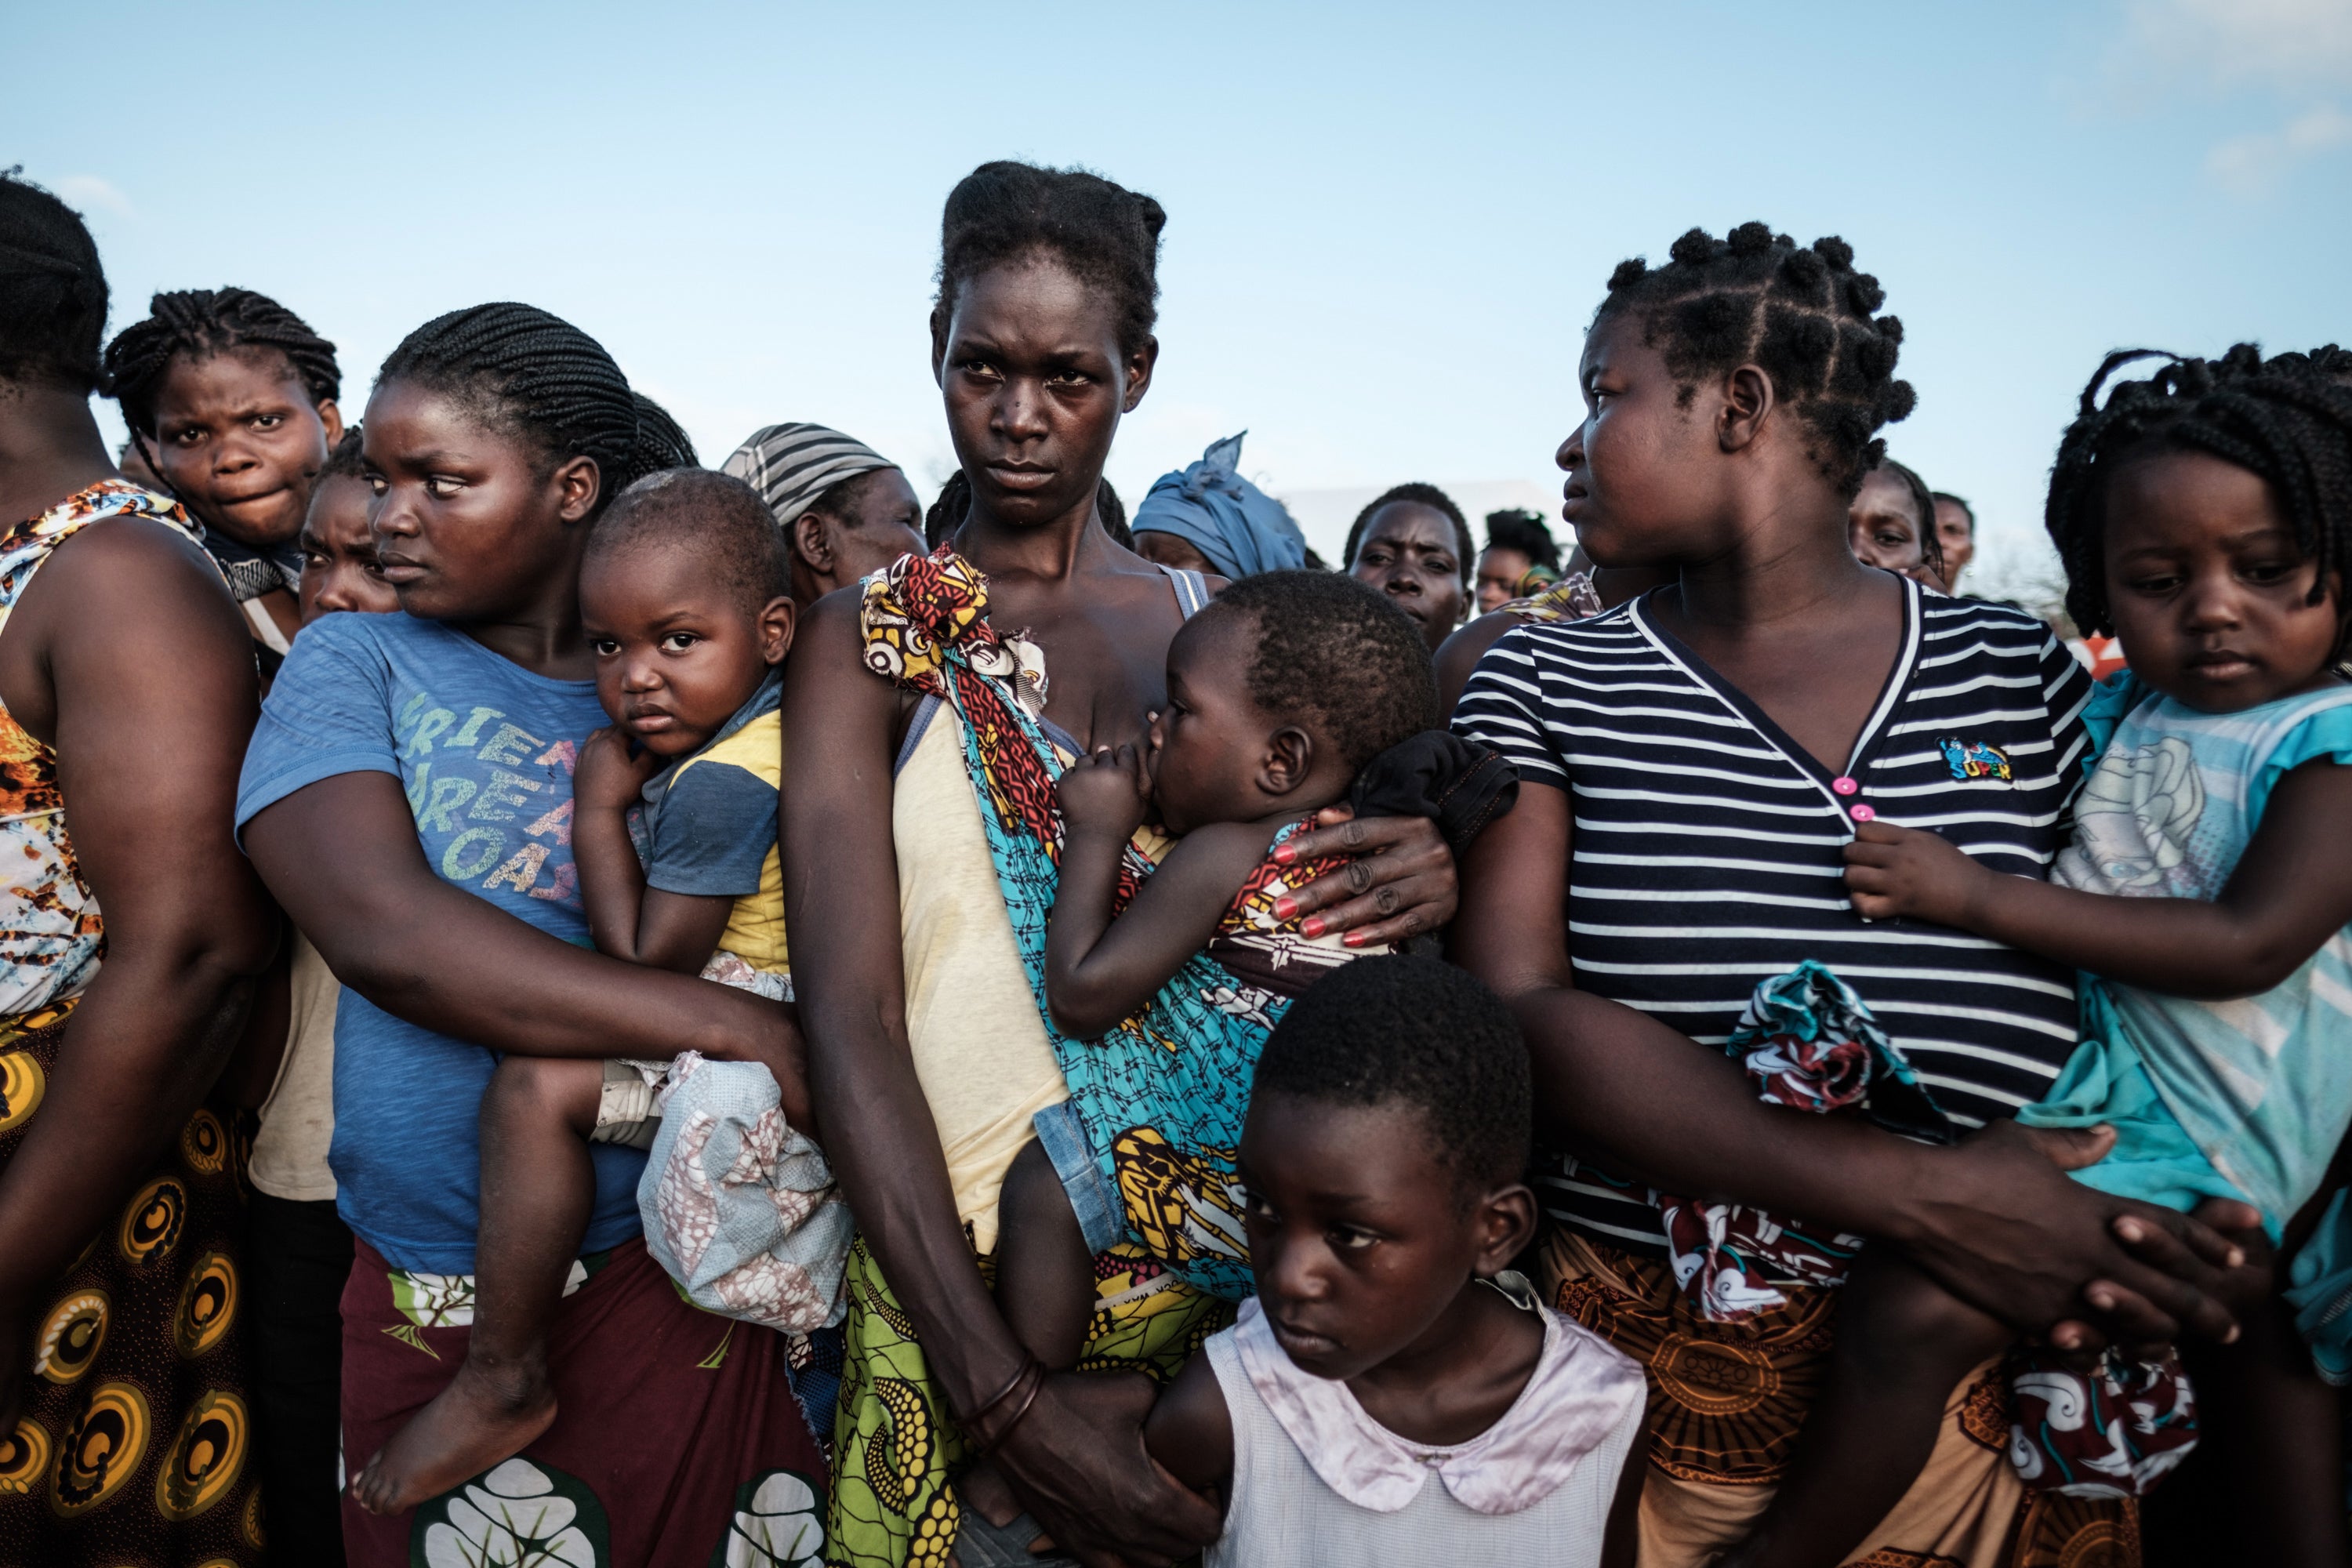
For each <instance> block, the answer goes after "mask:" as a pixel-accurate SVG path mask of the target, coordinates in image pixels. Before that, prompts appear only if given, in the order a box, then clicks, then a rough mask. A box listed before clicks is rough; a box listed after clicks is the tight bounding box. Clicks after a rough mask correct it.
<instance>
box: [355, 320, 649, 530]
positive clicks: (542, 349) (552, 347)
mask: <svg viewBox="0 0 2352 1568" xmlns="http://www.w3.org/2000/svg"><path fill="white" fill-rule="evenodd" d="M394 381H413V382H416V383H419V384H423V385H425V386H429V387H432V388H435V389H436V390H438V391H444V392H449V393H453V394H455V395H458V396H459V397H462V398H465V399H467V400H469V401H471V402H472V403H473V404H474V405H476V406H477V407H478V409H479V410H480V412H481V413H482V414H483V416H485V417H486V418H488V420H489V421H491V422H492V423H493V424H495V425H498V426H502V427H504V428H508V429H510V430H513V431H515V432H516V433H518V434H520V435H522V436H525V437H528V438H530V439H531V440H533V441H535V442H537V443H538V444H539V446H540V447H541V449H542V450H543V451H544V452H545V453H546V454H547V455H548V457H549V458H550V459H551V461H555V462H561V461H562V460H564V459H566V458H593V459H594V461H595V464H596V468H597V472H598V475H599V478H600V479H601V483H600V485H599V487H598V494H597V503H596V504H597V510H600V511H601V510H603V509H604V504H605V503H606V502H607V501H610V500H612V499H613V498H614V496H616V495H619V494H620V493H621V492H622V491H623V490H624V489H627V488H628V487H629V485H630V483H631V482H632V481H634V480H636V479H643V478H644V477H645V476H646V475H647V474H651V473H657V472H659V471H660V470H661V469H663V468H680V467H685V466H688V465H690V464H692V463H693V461H694V447H693V446H692V444H691V443H690V442H688V440H687V438H686V433H685V432H684V431H683V430H680V429H679V428H678V426H677V421H675V420H673V419H672V418H670V416H668V415H667V413H665V412H664V411H663V410H662V408H661V406H660V405H658V404H656V403H655V402H654V401H653V400H652V399H651V398H649V397H646V396H645V395H643V394H641V393H635V392H632V391H631V390H630V387H629V378H628V377H627V376H625V375H623V374H621V367H620V366H619V365H617V364H615V363H613V356H612V355H611V354H609V353H605V352H604V345H603V344H601V343H599V342H597V341H596V340H595V339H593V338H592V337H590V336H589V335H588V334H587V333H585V332H583V331H581V330H580V329H579V328H577V327H575V326H573V325H572V323H571V322H569V321H565V320H564V319H563V318H562V317H561V316H556V315H552V314H551V313H549V312H548V311H545V310H541V309H539V308H538V307H537V306H535V305H520V304H516V303H515V302H513V301H511V300H501V301H499V302H498V303H495V304H488V305H474V306H470V307H468V308H467V309H466V310H452V311H450V312H449V313H448V314H447V315H446V316H436V317H435V318H434V319H433V320H432V321H427V322H425V324H424V325H423V326H421V327H419V328H417V329H416V330H415V331H413V332H411V333H409V334H408V336H406V337H404V338H403V339H402V340H401V341H400V346H399V347H398V348H396V349H394V350H393V351H392V353H391V356H390V357H389V358H387V359H386V360H385V361H384V362H383V369H382V370H381V371H378V372H377V373H376V384H378V385H379V386H381V385H383V384H386V383H389V382H394Z"/></svg>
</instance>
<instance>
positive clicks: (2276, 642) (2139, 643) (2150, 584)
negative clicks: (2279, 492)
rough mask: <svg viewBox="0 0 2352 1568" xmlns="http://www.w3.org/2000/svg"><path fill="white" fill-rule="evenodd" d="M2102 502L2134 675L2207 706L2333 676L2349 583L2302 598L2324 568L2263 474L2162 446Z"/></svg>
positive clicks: (2122, 474) (2282, 693)
mask: <svg viewBox="0 0 2352 1568" xmlns="http://www.w3.org/2000/svg"><path fill="white" fill-rule="evenodd" d="M2104 504H2105V515H2106V528H2105V548H2106V573H2107V609H2108V613H2109V614H2110V615H2111V616H2114V618H2115V626H2116V637H2117V638H2118V640H2120V641H2121V642H2122V643H2123V645H2124V653H2125V655H2126V658H2129V659H2130V661H2131V668H2132V673H2133V674H2135V675H2137V676H2138V677H2139V678H2140V679H2142V680H2145V681H2147V683H2148V684H2149V685H2150V686H2152V687H2154V688H2156V689H2158V691H2161V692H2163V693H2165V694H2166V695H2167V696H2169V697H2175V698H2178V699H2179V700H2181V701H2182V702H2185V703H2187V704H2188V705H2189V707H2191V708H2195V709H2199V710H2202V711H2204V712H2208V713H2231V712H2236V711H2238V710H2242V709H2246V708H2252V707H2255V706H2257V705H2259V704H2261V703H2264V702H2269V701H2272V700H2275V699H2277V698H2281V697H2286V696H2291V695H2293V694H2294V693H2295V692H2297V691H2303V690H2307V689H2311V688H2314V687H2315V686H2317V685H2319V684H2321V683H2322V682H2324V681H2326V680H2327V679H2329V676H2328V673H2327V667H2328V663H2329V661H2330V659H2331V658H2332V657H2333V656H2334V654H2335V652H2336V644H2337V640H2338V637H2339V636H2340V621H2339V613H2340V610H2341V606H2342V604H2343V584H2341V583H2340V582H2331V583H2329V584H2327V588H2328V592H2327V593H2326V594H2325V595H2322V596H2321V599H2320V602H2319V603H2318V604H2316V605H2313V604H2307V603H2305V601H2306V600H2307V599H2308V598H2309V597H2310V595H2311V590H2312V585H2313V584H2315V582H2316V581H2317V579H2318V566H2317V565H2316V563H2314V562H2312V561H2311V560H2309V559H2307V558H2306V557H2305V555H2304V554H2303V552H2301V551H2299V550H2297V549H2296V548H2295V543H2294V532H2293V531H2292V530H2290V529H2289V528H2288V527H2287V524H2286V521H2285V520H2284V518H2282V517H2281V516H2280V515H2279V510H2278V506H2277V504H2276V502H2275V501H2274V500H2273V498H2272V496H2271V492H2270V486H2269V484H2268V483H2267V482H2265V481H2264V480H2263V478H2262V477H2261V476H2260V475H2258V474H2256V473H2254V472H2252V470H2251V469H2247V468H2240V467H2238V465H2236V464H2235V463H2231V462H2225V461H2223V460H2222V459H2221V458H2216V457H2211V456H2210V455H2208V454H2206V453H2203V452H2163V453H2158V454H2156V455H2154V456H2151V457H2147V458H2139V459H2137V460H2136V461H2133V462H2129V463H2126V465H2125V466H2124V467H2123V468H2121V469H2120V470H2118V471H2117V472H2116V475H2115V476H2114V477H2113V478H2112V479H2109V480H2108V481H2107V487H2106V494H2105V502H2104Z"/></svg>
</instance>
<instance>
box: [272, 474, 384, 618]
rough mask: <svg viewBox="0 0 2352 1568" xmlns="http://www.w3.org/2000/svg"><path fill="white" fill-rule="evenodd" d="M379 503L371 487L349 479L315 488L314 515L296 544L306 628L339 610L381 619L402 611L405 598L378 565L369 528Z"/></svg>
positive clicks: (339, 478) (307, 515) (304, 521)
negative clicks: (299, 554) (371, 507)
mask: <svg viewBox="0 0 2352 1568" xmlns="http://www.w3.org/2000/svg"><path fill="white" fill-rule="evenodd" d="M373 500H375V492H374V491H373V490H371V489H368V482H367V481H366V480H365V479H359V478H356V477H354V476H352V475H349V474H338V475H336V476H335V477H334V478H332V479H320V481H319V482H318V483H317V484H315V485H313V486H312V487H311V489H310V510H309V511H308V512H307V513H305V514H304V515H303V518H302V532H301V534H300V535H299V539H298V540H297V542H298V543H299V545H300V546H301V550H302V586H301V591H300V595H299V597H300V598H301V601H302V624H303V625H304V626H309V625H310V623H311V622H312V621H315V620H317V619H318V618H319V617H320V616H327V615H332V614H334V613H335V612H336V611H338V610H357V611H359V612H361V613H362V614H364V615H372V616H381V615H388V614H390V613H391V612H392V611H394V610H396V609H398V608H400V595H398V594H396V593H394V592H393V587H392V584H389V583H387V582H385V581H384V580H383V567H382V566H380V565H378V564H377V563H376V559H375V534H374V532H373V531H372V530H370V529H369V527H368V507H369V504H370V503H371V502H373Z"/></svg>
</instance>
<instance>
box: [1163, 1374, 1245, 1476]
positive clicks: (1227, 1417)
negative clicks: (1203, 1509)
mask: <svg viewBox="0 0 2352 1568" xmlns="http://www.w3.org/2000/svg"><path fill="white" fill-rule="evenodd" d="M1143 1446H1144V1447H1146V1448H1148V1449H1150V1451H1151V1457H1152V1458H1155V1459H1157V1460H1159V1461H1160V1464H1162V1465H1164V1466H1166V1467H1167V1468H1168V1472H1169V1473H1170V1474H1171V1475H1172V1476H1174V1477H1175V1478H1176V1479H1178V1480H1180V1481H1182V1482H1183V1483H1184V1484H1185V1485H1186V1486H1188V1487H1192V1488H1193V1489H1196V1490H1199V1489H1211V1488H1214V1489H1216V1490H1217V1491H1218V1492H1219V1493H1220V1494H1222V1493H1223V1491H1224V1490H1225V1488H1226V1485H1227V1483H1228V1482H1229V1481H1230V1480H1231V1479H1233V1473H1234V1418H1233V1412H1232V1411H1230V1410H1229V1409H1227V1408H1226V1406H1225V1391H1224V1390H1223V1388H1221V1387H1220V1386H1218V1384H1217V1371H1216V1368H1215V1367H1213V1366H1212V1365H1211V1364H1210V1363H1209V1352H1207V1351H1206V1350H1198V1351H1194V1352H1192V1360H1190V1361H1188V1362H1186V1363H1184V1370H1183V1371H1181V1372H1180V1373H1177V1374H1176V1381H1175V1382H1174V1383H1171V1384H1169V1385H1168V1390H1167V1392H1166V1393H1164V1394H1161V1395H1160V1402H1159V1403H1158V1404H1156V1405H1153V1406H1152V1407H1151V1414H1150V1416H1149V1417H1147V1418H1146V1419H1145V1421H1144V1423H1143Z"/></svg>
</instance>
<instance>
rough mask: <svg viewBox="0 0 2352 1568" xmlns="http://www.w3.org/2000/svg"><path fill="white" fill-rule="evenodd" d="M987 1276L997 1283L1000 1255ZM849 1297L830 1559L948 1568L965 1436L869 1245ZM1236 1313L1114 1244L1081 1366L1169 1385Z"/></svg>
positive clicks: (855, 1566)
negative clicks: (1143, 1376) (944, 1567)
mask: <svg viewBox="0 0 2352 1568" xmlns="http://www.w3.org/2000/svg"><path fill="white" fill-rule="evenodd" d="M981 1270H982V1274H983V1275H984V1276H987V1277H989V1278H991V1279H992V1278H993V1276H994V1269H993V1268H992V1260H991V1259H989V1258H982V1259H981ZM848 1294H849V1320H848V1323H847V1325H846V1326H847V1331H848V1339H847V1343H846V1346H845V1352H846V1353H845V1357H844V1363H845V1364H844V1369H843V1372H842V1380H841V1407H840V1413H839V1415H836V1416H835V1421H834V1428H833V1441H834V1476H833V1518H832V1521H831V1529H830V1531H828V1533H829V1535H830V1537H831V1539H830V1540H829V1541H828V1542H826V1552H825V1562H826V1563H828V1564H832V1565H834V1568H902V1565H905V1568H941V1565H942V1564H944V1563H946V1562H947V1559H948V1553H949V1552H950V1551H951V1550H953V1548H954V1546H955V1539H956V1531H957V1528H958V1526H959V1525H960V1524H961V1519H962V1515H961V1509H960V1507H959V1506H958V1504H957V1501H956V1491H955V1485H954V1475H955V1473H956V1472H958V1471H960V1470H961V1468H962V1467H963V1465H964V1464H965V1462H966V1460H967V1459H968V1458H969V1455H968V1453H967V1451H966V1446H965V1443H964V1437H963V1433H962V1430H961V1428H960V1427H958V1426H956V1423H955V1417H954V1415H952V1414H951V1413H950V1411H949V1409H948V1407H947V1405H946V1402H945V1401H944V1400H942V1399H940V1396H939V1394H938V1392H937V1391H936V1390H935V1389H933V1387H932V1386H931V1378H930V1369H929V1365H928V1364H927V1363H925V1361H924V1359H923V1347H922V1346H921V1345H920V1344H919V1343H917V1342H916V1338H915V1325H914V1324H913V1323H912V1322H910V1321H908V1318H907V1314H906V1313H905V1312H903V1311H901V1310H899V1308H898V1300H897V1299H896V1298H895V1297H894V1296H892V1295H891V1293H890V1286H889V1283H888V1282H887V1280H885V1279H883V1278H882V1270H881V1267H880V1266H879V1265H878V1264H877V1263H876V1262H875V1260H874V1255H873V1254H872V1253H871V1252H869V1251H868V1250H867V1249H866V1239H865V1237H859V1238H858V1239H857V1240H856V1242H855V1243H854V1244H852V1246H851V1247H850V1249H849V1274H848ZM1233 1317H1234V1309H1233V1305H1232V1303H1231V1302H1227V1301H1222V1300H1218V1299H1217V1298H1216V1297H1214V1296H1209V1295H1205V1294H1203V1293H1202V1292H1201V1291H1198V1290H1195V1289H1192V1287H1191V1286H1189V1285H1186V1284H1185V1283H1184V1282H1183V1281H1182V1280H1181V1279H1178V1278H1177V1277H1176V1276H1175V1275H1173V1274H1171V1273H1169V1272H1167V1271H1166V1270H1165V1269H1163V1268H1160V1266H1159V1265H1158V1264H1156V1263H1154V1262H1152V1260H1151V1259H1150V1258H1147V1257H1146V1256H1144V1254H1143V1252H1142V1250H1141V1249H1140V1248H1138V1247H1116V1248H1114V1249H1112V1250H1111V1251H1109V1252H1105V1253H1101V1254H1099V1255H1097V1257H1096V1258H1095V1314H1094V1321H1092V1322H1091V1323H1090V1324H1089V1325H1088V1326H1087V1346H1086V1350H1085V1352H1084V1353H1083V1354H1082V1356H1081V1357H1080V1359H1079V1362H1078V1370H1079V1371H1081V1372H1140V1373H1145V1374H1146V1375H1148V1376H1150V1377H1151V1378H1152V1379H1154V1380H1155V1381H1157V1382H1160V1383H1166V1382H1167V1381H1168V1380H1169V1379H1171V1378H1172V1377H1174V1376H1175V1375H1176V1373H1177V1372H1178V1371H1179V1370H1180V1369H1181V1367H1182V1366H1183V1364H1184V1363H1185V1360H1186V1359H1187V1358H1188V1357H1190V1356H1191V1355H1192V1352H1194V1351H1196V1350H1198V1349H1200V1348H1201V1344H1202V1342H1203V1341H1205V1340H1206V1339H1207V1338H1208V1337H1209V1336H1210V1335H1211V1334H1213V1333H1215V1332H1216V1331H1218V1330H1220V1329H1223V1327H1224V1326H1225V1325H1226V1324H1228V1323H1230V1322H1232V1321H1233Z"/></svg>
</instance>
